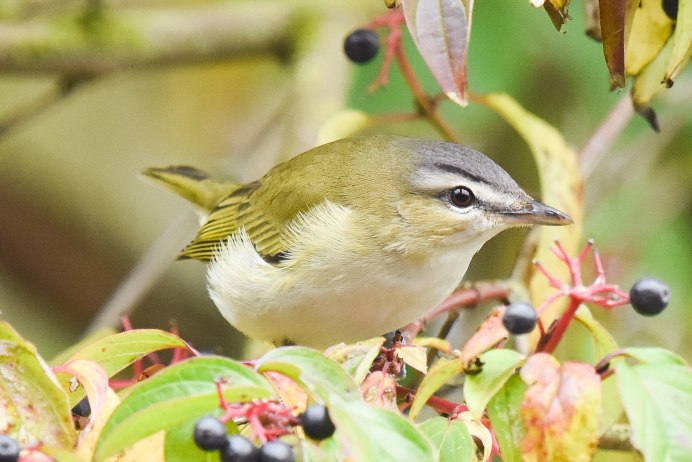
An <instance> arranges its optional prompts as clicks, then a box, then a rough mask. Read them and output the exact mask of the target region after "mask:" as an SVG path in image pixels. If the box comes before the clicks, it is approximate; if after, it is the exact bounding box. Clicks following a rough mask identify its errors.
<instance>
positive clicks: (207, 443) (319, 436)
mask: <svg viewBox="0 0 692 462" xmlns="http://www.w3.org/2000/svg"><path fill="white" fill-rule="evenodd" d="M248 404H249V406H246V405H241V406H242V409H243V412H244V413H245V414H247V415H248V416H249V417H248V421H249V422H250V423H251V429H252V431H253V433H257V435H256V436H257V438H258V439H259V440H260V442H261V443H263V444H261V446H260V447H257V446H255V445H254V444H253V442H252V441H250V439H248V438H246V437H244V436H242V435H227V432H226V424H225V423H224V418H225V419H226V421H227V420H228V419H230V418H232V417H233V415H234V414H237V412H231V413H229V412H228V410H229V409H234V410H239V409H241V407H239V406H229V405H226V406H225V407H226V414H225V416H224V418H222V419H217V418H216V417H212V416H206V417H202V418H201V419H200V420H198V421H197V423H196V424H195V430H194V440H195V444H197V446H198V447H199V448H200V449H202V450H205V451H219V453H220V455H221V460H222V461H223V462H293V461H294V460H295V456H294V454H293V448H292V447H291V446H290V445H289V444H286V443H284V442H283V441H279V440H277V439H272V438H276V436H277V435H279V434H282V433H283V434H285V433H288V431H289V430H288V428H287V427H288V426H290V425H291V424H293V425H297V424H300V425H302V427H303V431H304V432H305V434H306V435H307V436H308V437H310V438H312V439H314V440H323V439H325V438H329V437H330V436H332V435H333V434H334V430H335V428H334V424H333V423H332V421H331V419H330V418H329V412H328V411H327V408H326V407H325V406H323V405H321V404H313V405H312V406H310V407H308V408H307V409H306V410H305V412H304V413H302V414H300V415H299V416H298V418H293V419H287V418H286V416H284V415H282V414H283V412H282V411H283V410H284V409H286V408H282V407H281V405H280V404H279V403H274V402H269V401H263V402H257V403H248ZM267 404H272V406H267ZM254 409H259V410H261V411H269V412H266V413H265V415H264V416H263V417H264V421H265V422H268V423H270V425H273V426H274V427H277V422H276V421H277V420H278V421H279V422H280V424H279V425H278V427H280V428H273V429H272V430H270V431H267V429H266V428H265V427H264V425H262V428H263V430H260V431H258V428H257V427H256V426H252V422H253V421H254V422H259V420H258V419H257V417H258V416H257V414H256V413H255V412H254ZM272 419H275V421H274V422H269V421H271V420H272ZM280 430H283V431H280ZM0 462H2V461H0Z"/></svg>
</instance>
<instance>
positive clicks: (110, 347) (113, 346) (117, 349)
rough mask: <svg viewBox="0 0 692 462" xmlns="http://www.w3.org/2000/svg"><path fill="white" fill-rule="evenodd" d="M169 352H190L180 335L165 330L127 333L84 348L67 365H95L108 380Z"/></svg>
mask: <svg viewBox="0 0 692 462" xmlns="http://www.w3.org/2000/svg"><path fill="white" fill-rule="evenodd" d="M166 348H186V349H187V348H188V345H187V343H185V341H184V340H183V339H181V338H180V337H178V336H177V335H174V334H171V333H170V332H166V331H163V330H158V329H136V330H128V331H125V332H120V333H118V334H113V335H109V336H108V337H104V338H100V339H98V340H96V341H95V342H92V343H90V344H88V345H85V346H84V347H83V348H81V349H80V350H79V351H77V352H75V353H74V354H73V355H72V356H71V357H70V358H69V359H68V360H67V361H73V360H75V359H87V360H89V361H94V362H95V363H98V365H99V366H101V367H102V368H103V370H104V371H106V374H107V375H108V377H112V376H113V375H115V374H117V373H118V372H120V371H121V370H123V369H125V368H126V367H127V366H129V365H130V364H132V363H133V362H135V361H136V360H137V359H139V358H141V357H142V356H144V355H147V354H149V353H152V352H154V351H158V350H164V349H166ZM67 361H65V362H67Z"/></svg>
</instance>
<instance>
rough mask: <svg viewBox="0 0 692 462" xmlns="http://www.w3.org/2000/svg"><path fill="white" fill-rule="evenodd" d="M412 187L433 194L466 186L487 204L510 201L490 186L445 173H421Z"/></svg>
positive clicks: (414, 180)
mask: <svg viewBox="0 0 692 462" xmlns="http://www.w3.org/2000/svg"><path fill="white" fill-rule="evenodd" d="M412 186H413V187H414V189H417V190H420V191H431V192H438V191H445V190H451V189H452V188H455V187H457V186H466V187H468V188H469V189H470V190H471V191H472V192H473V194H474V195H475V196H476V197H477V198H478V199H479V200H481V201H483V202H485V203H495V204H498V203H503V202H507V199H508V197H507V195H506V194H503V193H502V192H500V191H498V190H497V189H496V188H493V187H492V186H490V185H487V184H485V183H479V182H477V181H473V180H471V179H468V178H462V177H460V176H459V175H455V174H453V173H448V172H443V171H425V172H421V174H419V175H416V176H415V178H414V179H413V184H412ZM512 199H513V198H512Z"/></svg>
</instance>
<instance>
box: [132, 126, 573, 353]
mask: <svg viewBox="0 0 692 462" xmlns="http://www.w3.org/2000/svg"><path fill="white" fill-rule="evenodd" d="M143 175H144V176H145V177H146V178H148V179H150V180H152V181H153V182H155V183H157V184H159V185H162V186H164V187H165V188H167V189H170V190H171V191H173V192H175V193H177V194H178V195H180V196H182V197H183V198H185V199H187V200H188V201H190V202H192V203H193V204H194V205H195V206H196V207H197V208H198V209H199V211H200V212H201V213H202V215H203V217H204V218H203V221H202V225H201V228H200V229H199V231H198V232H197V235H196V236H195V238H194V239H193V240H192V242H190V243H189V244H188V245H187V247H185V248H184V249H183V250H182V251H181V252H180V254H179V257H178V258H179V259H195V260H200V261H203V262H206V263H207V265H208V266H207V284H208V291H209V295H210V297H211V299H212V300H213V302H214V303H215V305H216V306H217V307H218V309H219V311H220V312H221V314H222V315H223V316H224V317H225V318H226V320H228V322H229V323H230V324H231V325H233V326H234V327H235V328H237V329H238V330H240V331H241V332H243V333H244V334H246V335H247V336H249V337H250V338H253V339H255V340H259V341H263V342H269V343H272V344H274V345H277V346H279V345H292V344H295V345H304V346H308V347H313V348H318V349H324V348H326V347H328V346H331V345H335V344H339V343H355V342H358V341H362V340H365V339H369V338H372V337H376V336H378V335H382V334H384V333H386V332H391V331H393V330H395V329H398V328H401V327H403V326H405V325H407V324H409V323H411V322H413V321H416V320H418V319H420V318H421V317H422V316H424V315H425V313H426V312H427V311H428V310H430V309H432V308H434V307H435V306H436V305H437V304H439V303H440V302H442V301H443V300H444V299H445V298H446V297H447V296H449V295H450V294H451V293H452V292H453V291H454V290H455V289H456V288H457V287H458V286H459V284H460V283H461V281H462V278H463V276H464V274H465V273H466V270H467V268H468V266H469V263H470V262H471V259H472V257H473V256H474V255H475V254H476V253H477V252H478V251H479V250H480V248H481V247H482V246H483V244H484V243H485V242H487V241H488V240H489V239H490V238H492V237H493V236H495V235H496V234H498V233H499V232H501V231H502V230H505V229H508V228H512V227H517V226H530V225H566V224H570V223H572V220H571V218H570V217H569V216H568V215H567V214H565V213H563V212H561V211H559V210H557V209H555V208H553V207H550V206H548V205H545V204H543V203H542V202H539V201H538V200H535V199H533V198H532V197H531V196H529V195H528V194H527V193H526V192H525V191H524V190H523V189H522V188H521V187H520V186H519V185H518V184H517V183H516V182H515V181H514V179H512V177H511V176H510V175H509V174H508V173H507V172H506V171H505V170H503V169H502V168H501V167H500V166H499V165H497V164H496V163H495V162H494V161H492V160H491V159H490V158H489V157H487V156H486V155H484V154H482V153H480V152H478V151H475V150H473V149H470V148H468V147H464V146H462V145H459V144H455V143H451V142H446V141H436V140H423V139H415V138H407V137H402V136H395V135H370V136H360V137H352V138H344V139H341V140H337V141H333V142H331V143H327V144H323V145H321V146H318V147H316V148H313V149H311V150H309V151H307V152H304V153H302V154H299V155H297V156H295V157H293V158H291V159H290V160H288V161H286V162H283V163H281V164H279V165H277V166H276V167H274V168H272V169H271V170H269V171H268V172H267V173H266V174H265V175H264V176H263V177H262V178H260V179H259V180H256V181H252V182H250V183H245V184H244V183H236V182H231V181H225V180H219V179H215V178H213V177H212V176H210V175H209V174H207V173H205V172H202V171H200V170H198V169H196V168H194V167H190V166H171V167H165V168H149V169H147V170H145V171H144V172H143Z"/></svg>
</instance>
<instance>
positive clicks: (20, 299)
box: [0, 0, 692, 360]
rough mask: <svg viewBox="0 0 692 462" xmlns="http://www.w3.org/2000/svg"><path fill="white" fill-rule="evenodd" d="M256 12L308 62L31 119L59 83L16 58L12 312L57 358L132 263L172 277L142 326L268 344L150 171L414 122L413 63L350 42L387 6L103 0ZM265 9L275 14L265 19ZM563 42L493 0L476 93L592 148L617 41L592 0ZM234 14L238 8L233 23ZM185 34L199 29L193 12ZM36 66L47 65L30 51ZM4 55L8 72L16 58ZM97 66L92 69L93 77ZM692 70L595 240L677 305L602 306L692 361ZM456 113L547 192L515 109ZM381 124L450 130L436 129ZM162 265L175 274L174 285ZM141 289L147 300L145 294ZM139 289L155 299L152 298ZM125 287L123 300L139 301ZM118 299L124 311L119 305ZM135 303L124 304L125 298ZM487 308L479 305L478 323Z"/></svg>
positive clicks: (2, 198)
mask: <svg viewBox="0 0 692 462" xmlns="http://www.w3.org/2000/svg"><path fill="white" fill-rule="evenodd" d="M248 5H249V6H250V8H257V10H256V11H257V13H256V14H255V15H254V16H252V15H250V17H251V21H254V23H252V24H251V25H252V26H253V27H256V28H257V29H261V28H263V27H269V26H268V24H272V23H271V21H270V20H271V19H272V18H271V14H272V11H274V10H276V11H277V14H284V13H285V11H286V9H289V10H291V11H292V13H291V14H293V15H295V17H296V18H297V19H296V20H295V21H293V22H292V26H291V28H288V29H287V30H285V31H277V33H278V34H279V36H281V34H283V35H285V40H287V41H291V44H292V46H294V51H295V52H294V53H292V54H290V55H288V56H287V55H286V53H285V50H281V49H277V50H275V51H274V52H273V51H272V50H269V51H268V52H267V50H262V51H261V52H258V53H256V54H255V53H253V52H252V49H251V48H250V49H249V50H246V52H245V53H238V54H237V56H236V55H234V54H233V53H227V54H223V53H221V54H220V55H219V56H218V57H215V58H214V59H211V58H206V59H204V60H201V62H196V61H195V60H193V59H188V58H185V57H182V58H180V59H179V60H177V59H176V58H175V56H174V57H173V59H168V60H167V62H166V63H165V64H162V65H156V64H153V65H148V66H128V67H127V68H124V69H119V70H115V71H113V72H108V73H105V74H103V75H98V76H96V78H94V79H92V80H90V81H88V82H85V83H83V84H82V85H79V86H78V87H77V88H76V89H75V90H74V91H73V92H71V93H70V94H68V95H66V96H65V97H63V98H59V99H57V100H55V101H54V102H53V103H52V104H46V105H45V107H44V108H42V109H41V110H36V111H27V112H30V113H31V116H25V115H24V114H23V112H24V111H25V110H26V108H28V107H30V106H31V105H33V104H34V103H35V102H36V101H41V99H42V98H44V97H45V95H47V94H50V92H51V91H52V88H53V87H54V85H55V82H56V79H58V77H59V76H58V75H56V74H54V73H51V72H47V71H41V70H34V71H32V72H29V71H27V70H26V69H23V70H21V69H14V68H12V67H11V66H6V67H4V68H3V66H2V65H1V64H0V123H2V122H7V121H10V122H12V123H9V124H7V125H6V128H7V129H6V130H4V131H2V132H0V178H1V179H2V180H1V181H0V214H1V215H0V216H1V218H0V222H1V223H2V224H1V225H0V312H1V314H0V316H1V317H2V319H4V320H8V321H10V322H11V323H12V324H13V325H15V326H16V328H17V329H18V330H19V331H20V332H21V333H22V334H23V335H24V336H26V337H27V338H28V339H30V340H31V341H33V342H35V343H36V344H37V346H38V347H39V350H40V351H41V352H42V353H43V354H44V355H45V356H47V357H50V356H52V355H53V354H55V353H56V352H57V351H59V350H60V349H62V348H64V347H66V346H67V345H69V344H71V343H73V342H75V341H76V340H78V339H79V338H80V336H81V335H82V334H83V333H84V331H85V329H87V328H88V326H89V325H90V324H91V323H92V321H93V319H94V318H95V316H96V315H97V313H99V312H100V311H101V310H102V307H103V306H104V304H107V303H108V302H109V300H110V301H111V302H113V298H112V297H113V294H114V293H115V291H116V289H117V288H118V287H120V286H121V284H123V281H125V280H126V278H127V277H128V274H130V272H131V271H132V269H133V268H135V267H136V265H138V263H141V262H142V259H143V258H144V262H145V263H147V264H145V265H143V266H140V267H139V270H138V271H140V273H139V274H140V276H138V277H139V279H137V280H140V281H141V280H142V279H141V275H142V274H143V275H144V278H145V279H148V280H150V281H151V283H152V284H153V285H152V287H151V288H150V290H146V291H141V293H142V297H141V299H140V298H138V297H134V298H133V303H132V305H133V307H134V311H133V313H132V315H131V318H132V322H133V324H134V325H135V326H136V327H158V328H164V329H165V328H168V327H169V325H170V321H171V320H175V322H176V323H177V325H178V327H179V329H180V331H181V335H182V336H183V337H184V338H185V339H188V340H189V341H191V342H192V343H193V344H194V345H195V346H196V347H197V348H199V349H202V350H213V351H218V352H222V353H224V354H228V355H231V356H235V357H243V356H252V354H253V351H256V350H253V348H248V347H247V346H245V343H244V339H243V338H242V336H240V335H239V334H238V333H236V332H235V331H234V330H233V329H232V328H231V327H230V326H228V325H227V324H226V323H225V321H223V319H222V318H221V316H220V315H219V314H218V313H217V312H216V309H215V308H214V306H213V304H212V303H211V301H210V300H209V299H208V298H207V296H206V289H205V284H204V277H205V275H204V266H203V265H202V264H199V263H197V262H174V261H173V260H174V257H175V253H176V250H177V249H179V248H181V247H182V246H183V245H184V244H185V243H186V242H187V240H188V239H189V238H190V237H191V236H192V235H193V234H194V232H195V223H196V218H195V217H194V215H193V214H192V213H191V212H190V207H189V206H188V205H187V204H186V203H184V201H182V200H180V199H178V198H176V197H174V196H172V195H171V194H169V193H167V192H165V191H161V190H159V189H157V188H155V187H152V186H151V185H148V184H146V183H144V182H142V181H140V179H138V177H137V175H138V172H140V171H142V170H143V169H144V168H146V167H149V166H165V165H169V164H189V165H194V166H197V167H199V168H202V169H206V170H208V171H211V172H214V173H215V174H217V175H219V176H226V177H233V178H238V179H242V180H250V179H254V178H256V177H258V176H260V175H261V174H262V173H263V172H264V171H265V170H267V169H268V168H269V167H270V166H272V165H274V164H275V163H277V162H279V161H280V160H283V159H286V158H288V157H290V156H291V155H294V154H296V153H298V152H301V151H303V150H305V149H308V148H310V147H312V146H314V145H315V144H316V143H317V137H318V133H319V131H320V128H321V126H322V125H323V123H324V122H325V120H328V119H329V118H330V117H332V116H333V115H334V114H337V113H338V112H339V111H340V110H343V109H345V108H355V109H361V110H364V111H366V112H368V113H372V114H391V113H402V112H410V111H412V110H413V109H414V107H415V106H414V102H413V97H412V96H411V94H410V92H409V91H408V89H407V87H406V86H405V84H404V82H403V79H402V78H401V76H400V75H399V73H398V69H396V66H395V67H394V72H393V73H392V77H391V81H390V84H389V85H388V86H387V87H386V88H384V89H382V90H380V91H378V92H377V93H375V94H369V93H368V92H367V87H368V85H369V84H370V82H371V81H372V80H373V79H374V78H375V76H376V75H377V73H378V71H379V69H380V64H381V61H382V56H381V53H380V56H379V57H378V58H377V59H375V60H374V61H373V62H371V63H368V64H367V65H363V66H356V65H353V64H351V63H349V62H348V61H347V59H346V58H345V56H344V55H343V53H342V45H341V44H342V40H343V38H344V37H345V36H346V35H347V34H348V33H349V32H350V31H352V30H353V29H355V28H356V27H360V26H364V25H366V24H367V22H368V21H369V20H370V19H371V18H372V17H374V16H375V15H377V14H381V13H384V11H385V8H384V5H383V3H382V2H380V1H370V0H358V1H356V0H351V1H338V2H336V1H335V2H317V1H300V2H299V1H287V0H284V1H256V2H251V3H247V2H245V3H242V2H203V1H196V0H190V1H188V2H185V1H175V2H163V1H157V0H112V1H104V2H103V7H104V8H105V10H104V12H105V14H106V15H107V14H110V13H109V12H120V11H124V12H130V11H134V12H136V13H137V14H142V15H146V14H148V13H149V12H151V13H152V14H153V13H156V12H160V11H164V10H167V9H170V10H175V9H188V10H189V11H190V12H193V13H194V12H195V11H203V10H205V9H209V8H211V9H212V10H213V8H217V7H222V8H223V11H224V12H227V14H229V15H230V16H231V17H232V15H233V8H234V7H235V6H238V7H239V8H244V11H245V12H246V13H247V10H248ZM260 6H261V8H260ZM83 8H84V4H83V2H79V1H70V0H64V1H54V2H50V1H47V0H15V1H9V2H4V6H3V7H0V31H5V32H6V33H7V34H8V35H5V36H3V33H2V32H0V44H2V42H3V40H9V39H10V38H11V35H10V32H12V31H15V30H18V29H17V28H21V27H28V26H29V25H30V24H31V25H34V24H37V23H41V22H46V21H48V22H50V21H54V20H58V21H62V20H64V18H70V17H76V16H79V15H81V14H82V13H81V11H82V9H83ZM570 13H571V15H572V16H573V20H572V21H570V22H569V23H568V24H567V25H566V27H564V28H563V30H564V33H559V32H556V30H555V29H554V27H553V26H552V24H551V23H550V20H549V19H548V16H547V15H546V14H545V12H544V11H542V10H539V9H534V8H533V7H531V6H530V5H529V3H528V2H507V1H504V0H485V1H482V2H476V5H475V9H474V18H473V33H472V40H471V45H470V57H469V72H468V73H469V81H470V88H471V90H472V91H473V92H505V93H508V94H510V95H512V96H513V97H514V98H516V99H517V100H518V101H519V102H520V103H521V104H522V105H524V106H525V107H526V108H527V109H528V110H530V111H532V112H534V113H536V114H537V115H539V116H540V117H542V118H544V119H545V120H546V121H548V122H549V123H551V124H553V125H555V126H556V127H557V128H558V129H559V130H561V131H562V133H563V134H564V136H565V138H566V139H567V140H568V141H569V142H570V143H571V144H573V145H574V146H575V147H576V148H577V149H578V148H579V147H581V146H583V145H584V143H585V142H586V141H587V140H588V139H589V137H590V136H591V135H592V134H593V132H594V131H595V130H596V129H597V127H598V126H599V124H601V122H602V121H603V119H604V117H605V116H606V115H607V114H608V113H609V111H610V110H611V109H612V108H613V107H614V106H615V105H616V104H617V103H618V101H620V99H621V98H622V97H623V96H624V95H625V93H624V92H609V89H608V74H607V70H606V67H605V63H604V60H603V53H602V49H601V46H600V44H598V43H596V42H594V41H593V40H591V39H589V38H588V37H587V36H586V35H585V34H584V32H583V30H584V20H583V11H582V5H581V4H580V3H576V4H574V5H573V6H572V8H571V11H570ZM219 17H221V16H220V15H219ZM190 18H191V19H190V22H189V23H184V22H183V23H181V24H180V27H181V30H183V28H186V27H202V28H203V27H204V25H205V23H203V22H202V23H200V24H196V23H195V22H194V18H195V16H194V14H192V15H191V16H190ZM405 47H406V50H407V54H408V55H409V56H410V57H411V59H412V61H413V63H414V66H415V69H416V72H417V73H418V75H419V76H421V78H422V80H423V81H424V84H425V87H426V88H427V89H428V90H429V91H430V92H431V93H434V92H436V85H435V83H434V80H433V79H432V77H431V75H430V73H429V72H428V71H427V70H426V69H425V66H424V65H423V63H422V60H421V59H420V57H418V55H417V52H416V51H415V48H414V46H413V44H412V42H411V40H410V38H408V37H407V39H406V42H405ZM28 59H29V58H28ZM1 62H2V61H0V63H1ZM75 72H79V69H75ZM691 101H692V76H691V75H690V72H689V70H688V71H686V72H684V73H683V74H682V75H681V76H680V78H679V79H678V81H677V82H676V84H675V86H674V87H673V88H672V89H671V90H669V91H667V92H665V93H664V94H662V95H660V96H659V97H658V98H657V100H655V102H654V104H653V105H654V108H655V109H656V110H657V112H658V115H659V119H660V121H661V126H662V132H661V133H660V134H656V133H654V132H653V131H652V130H651V129H650V128H649V126H648V125H647V124H646V122H645V121H644V120H643V119H642V118H639V117H634V118H633V119H632V120H631V121H630V122H629V124H628V126H627V128H626V130H625V131H624V133H623V135H622V136H620V137H618V138H617V141H616V142H615V143H614V145H613V146H608V147H607V152H606V155H605V156H604V157H603V159H602V161H601V162H600V163H599V164H598V165H597V166H596V168H595V170H594V172H593V174H591V175H590V176H589V178H588V179H587V181H586V184H585V198H586V199H585V200H586V223H585V229H586V236H585V237H593V238H595V239H596V243H597V245H598V247H599V249H600V251H601V253H602V255H603V257H604V259H605V263H606V267H607V271H608V275H609V279H610V280H611V281H612V282H616V283H619V284H620V285H621V287H623V288H625V289H628V288H629V287H630V286H631V284H632V283H633V282H634V281H636V280H637V279H638V278H639V277H640V276H643V275H653V276H657V277H660V278H662V279H664V280H665V281H666V282H668V283H669V284H670V286H671V287H672V291H673V301H672V304H671V306H670V308H669V309H668V310H667V311H665V312H664V313H663V314H662V315H660V316H658V317H656V318H643V317H640V316H637V315H636V314H635V313H634V312H633V311H632V310H631V309H630V308H627V307H626V308H622V309H618V310H616V311H613V312H604V311H602V310H597V312H596V316H597V317H598V318H599V319H601V320H602V321H603V322H604V323H606V324H607V325H608V326H609V328H611V330H612V331H613V333H614V336H615V338H616V339H617V340H618V341H619V342H620V344H621V345H660V346H664V347H666V348H670V349H673V350H675V351H677V352H678V353H679V354H681V355H683V356H684V357H686V358H687V359H688V360H690V359H692V349H691V347H692V327H690V324H691V322H690V321H691V320H692V310H690V309H689V308H688V306H689V302H688V301H689V300H690V299H692V239H691V238H690V236H691V235H692V213H690V212H691V209H692V202H691V200H692V187H691V185H692V155H691V154H692V152H691V151H692V143H691V140H692V137H691V135H692V121H691V120H690V117H689V107H691V106H692V105H691V104H690V102H691ZM443 113H444V115H445V116H446V117H447V119H448V120H449V121H450V122H451V123H452V125H453V126H454V128H455V129H456V130H457V131H458V132H459V134H460V135H461V138H462V140H463V142H464V143H465V144H467V145H469V146H471V147H473V148H475V149H478V150H480V151H483V152H485V153H487V154H488V155H490V156H491V157H493V158H494V159H496V160H497V161H498V162H499V163H500V164H501V165H503V167H505V168H506V169H507V170H508V171H509V172H510V173H511V174H512V175H513V176H514V177H515V178H516V179H517V181H518V182H519V183H520V184H521V185H523V186H525V187H526V189H527V190H528V191H529V192H532V193H535V194H537V195H540V191H538V190H537V175H536V171H535V167H534V164H533V161H532V158H531V155H530V152H529V150H528V148H527V146H526V145H525V143H524V142H523V141H522V140H521V139H520V138H519V137H518V136H517V134H516V133H515V132H514V131H513V130H512V129H511V128H510V127H509V126H508V125H507V124H506V123H505V122H503V121H502V120H501V119H500V118H499V117H498V116H497V115H496V114H494V113H493V112H491V111H489V110H487V109H485V108H483V107H480V106H478V105H474V104H471V105H470V106H469V107H467V108H464V109H461V108H459V107H457V106H455V105H454V104H452V103H450V102H446V103H444V104H443ZM370 130H375V131H387V132H393V133H401V134H405V135H409V136H420V137H426V138H439V135H438V134H437V133H436V132H435V131H434V130H433V129H432V128H431V127H430V126H429V125H428V124H426V123H425V122H420V121H419V122H409V123H398V124H386V125H385V124H382V125H378V126H376V127H374V128H371V129H370ZM525 234H526V231H522V230H516V231H508V232H505V233H503V234H502V235H501V236H499V237H498V238H497V239H494V240H493V241H492V242H491V243H489V244H488V245H487V246H486V248H484V249H483V251H482V252H481V253H480V254H479V256H478V257H477V258H476V259H475V260H474V262H473V264H472V268H471V270H470V272H469V278H471V279H484V278H502V277H506V276H508V275H509V274H510V272H511V269H512V266H513V264H514V260H515V257H516V254H517V252H518V249H519V247H520V245H521V241H522V239H523V237H524V236H525ZM159 269H160V272H161V273H160V274H159ZM128 290H129V289H128ZM135 292H137V293H139V292H138V289H137V290H135ZM121 295H122V292H121ZM117 300H122V299H121V298H120V296H118V298H116V301H117ZM111 306H112V304H111ZM116 306H119V305H116ZM483 314H484V311H483V310H476V312H474V313H469V314H466V313H465V314H464V315H463V316H462V322H463V323H464V324H465V325H466V326H467V327H468V328H469V329H473V328H475V327H476V326H477V324H478V322H479V320H480V319H481V318H482V316H483Z"/></svg>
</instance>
